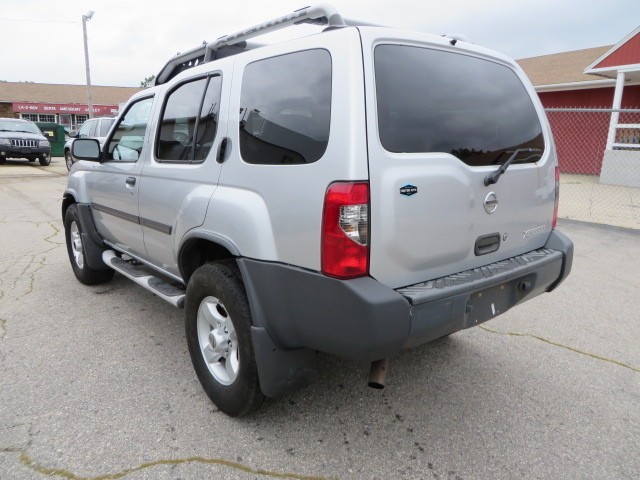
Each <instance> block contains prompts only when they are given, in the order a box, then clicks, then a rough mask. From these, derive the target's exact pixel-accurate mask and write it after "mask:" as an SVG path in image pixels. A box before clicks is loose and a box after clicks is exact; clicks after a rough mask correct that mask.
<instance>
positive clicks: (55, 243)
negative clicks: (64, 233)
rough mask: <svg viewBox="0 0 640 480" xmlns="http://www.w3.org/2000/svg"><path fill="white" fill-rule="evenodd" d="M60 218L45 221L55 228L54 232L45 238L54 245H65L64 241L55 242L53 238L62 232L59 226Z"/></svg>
mask: <svg viewBox="0 0 640 480" xmlns="http://www.w3.org/2000/svg"><path fill="white" fill-rule="evenodd" d="M58 223H59V222H58V220H50V221H48V222H45V225H48V226H49V227H51V228H52V229H53V233H52V234H51V235H49V236H48V237H47V238H45V239H44V241H45V242H47V243H52V244H54V245H56V246H57V245H64V242H54V241H53V240H52V239H53V238H55V237H56V236H57V235H58V234H59V233H60V227H58V225H57V224H58Z"/></svg>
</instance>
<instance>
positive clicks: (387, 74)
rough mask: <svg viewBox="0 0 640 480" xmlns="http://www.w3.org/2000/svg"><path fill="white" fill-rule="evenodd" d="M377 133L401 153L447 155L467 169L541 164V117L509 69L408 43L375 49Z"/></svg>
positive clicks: (518, 80)
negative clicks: (511, 159)
mask: <svg viewBox="0 0 640 480" xmlns="http://www.w3.org/2000/svg"><path fill="white" fill-rule="evenodd" d="M375 75H376V96H377V108H378V131H379V135H380V142H381V143H382V146H383V147H384V148H385V149H386V150H387V151H389V152H395V153H425V152H446V153H449V154H451V155H453V156H455V157H457V158H458V159H460V160H461V161H463V162H464V163H466V164H467V165H471V166H479V165H492V164H501V163H504V162H505V161H506V160H507V159H508V158H509V157H510V154H509V152H511V151H514V150H516V149H520V148H531V149H535V151H537V153H538V154H535V155H532V154H531V153H526V152H523V154H522V155H521V156H520V157H521V158H520V157H519V158H517V159H516V161H521V162H534V161H538V160H539V159H540V155H541V154H542V152H543V151H544V139H543V135H542V127H541V125H540V120H539V118H538V115H537V113H536V110H535V108H534V106H533V103H532V101H531V98H530V97H529V94H528V93H527V90H526V89H525V87H524V85H523V84H522V82H521V81H520V79H519V78H518V76H517V75H516V73H515V72H514V71H513V70H511V69H510V68H508V67H506V66H504V65H500V64H498V63H495V62H491V61H489V60H484V59H480V58H476V57H471V56H468V55H464V54H458V53H451V52H444V51H439V50H432V49H427V48H420V47H411V46H406V45H379V46H377V47H376V49H375Z"/></svg>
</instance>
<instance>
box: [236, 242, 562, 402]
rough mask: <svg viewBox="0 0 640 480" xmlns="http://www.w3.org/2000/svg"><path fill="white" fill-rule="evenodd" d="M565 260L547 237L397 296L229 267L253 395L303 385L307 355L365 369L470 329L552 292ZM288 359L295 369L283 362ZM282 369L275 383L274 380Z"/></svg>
mask: <svg viewBox="0 0 640 480" xmlns="http://www.w3.org/2000/svg"><path fill="white" fill-rule="evenodd" d="M572 259H573V243H572V242H571V240H569V239H568V238H567V237H565V236H564V235H562V234H561V233H559V232H557V231H555V230H554V231H553V232H552V233H551V235H550V237H549V240H548V242H547V244H546V245H545V247H544V248H542V249H539V250H536V251H534V252H529V253H527V254H525V255H520V256H518V257H514V258H511V259H506V260H504V261H501V262H496V263H495V264H491V265H486V266H485V267H482V268H480V269H474V270H472V271H469V272H461V273H458V274H456V275H452V276H449V277H443V278H442V279H435V280H432V281H429V282H424V283H421V284H417V285H412V286H409V287H404V288H401V289H398V290H393V289H390V288H388V287H386V286H384V285H382V284H381V283H379V282H378V281H376V280H375V279H373V278H370V277H364V278H358V279H353V280H346V281H344V280H336V279H333V278H329V277H325V276H324V275H321V274H319V273H317V272H312V271H308V270H303V269H300V268H295V267H291V266H288V265H282V264H275V263H266V262H259V261H256V260H250V259H239V260H238V264H239V266H240V269H241V272H242V276H243V280H244V283H245V286H246V289H247V295H248V297H249V302H250V305H251V312H252V315H253V323H254V332H253V339H254V347H255V350H256V355H257V357H258V364H259V365H261V367H260V369H261V370H263V371H262V372H260V380H261V383H262V384H263V390H264V389H265V386H266V385H268V384H271V383H273V381H276V382H278V381H280V380H283V381H284V383H282V384H281V385H280V387H278V388H276V389H275V393H274V392H267V391H265V393H266V394H267V395H270V394H272V395H273V394H277V393H281V391H287V390H290V389H293V385H294V384H295V387H296V388H298V387H299V386H300V385H301V383H307V382H305V381H301V380H300V379H299V378H294V377H295V375H296V372H298V373H300V374H301V372H306V373H305V375H308V374H309V372H310V371H311V370H312V368H311V366H310V363H309V362H311V361H312V356H311V355H310V354H309V353H308V352H313V351H314V350H318V351H321V352H326V353H329V354H333V355H337V356H340V357H345V358H351V359H356V360H366V361H373V360H377V359H380V358H385V357H387V356H390V355H392V354H394V353H396V352H398V351H399V350H400V349H402V348H404V347H412V346H416V345H420V344H422V343H425V342H429V341H431V340H434V339H436V338H439V337H441V336H443V335H447V334H449V333H453V332H456V331H458V330H461V329H464V328H469V327H472V326H475V325H478V324H480V323H482V322H484V321H486V320H489V319H491V318H494V317H496V316H497V315H499V314H502V313H504V312H506V311H507V310H508V309H509V308H511V307H512V306H514V305H517V304H519V303H522V302H524V301H526V300H529V299H531V298H533V297H535V296H536V295H539V294H540V293H543V292H547V291H551V290H553V289H554V288H556V287H557V286H558V285H559V284H560V282H562V281H563V280H564V279H565V278H566V277H567V275H568V274H569V272H570V270H571V263H572ZM305 352H307V353H305ZM288 354H290V356H291V359H292V360H295V361H293V362H292V363H288V361H287V357H288V356H289V355H288ZM294 357H295V359H294ZM287 371H288V372H290V373H291V375H290V378H289V380H286V381H285V380H284V379H283V377H282V374H281V373H278V372H287ZM267 376H270V377H272V378H271V379H269V378H266V377H267ZM285 376H286V375H285ZM263 377H264V378H263ZM287 382H289V383H287ZM296 382H298V383H296ZM288 386H291V388H289V387H288ZM266 388H267V390H268V389H269V387H268V386H266Z"/></svg>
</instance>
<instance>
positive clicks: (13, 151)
mask: <svg viewBox="0 0 640 480" xmlns="http://www.w3.org/2000/svg"><path fill="white" fill-rule="evenodd" d="M50 153H51V144H50V143H49V140H47V138H46V137H45V136H44V135H43V134H42V132H41V131H40V129H39V128H38V126H37V125H36V124H35V123H33V122H30V121H28V120H22V119H19V118H0V165H2V164H4V163H5V162H6V161H7V158H26V159H27V160H29V161H30V162H35V161H36V160H38V161H39V162H40V165H42V166H47V165H49V164H50V163H51V156H50Z"/></svg>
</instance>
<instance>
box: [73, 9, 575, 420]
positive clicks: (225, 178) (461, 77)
mask: <svg viewBox="0 0 640 480" xmlns="http://www.w3.org/2000/svg"><path fill="white" fill-rule="evenodd" d="M303 22H308V23H324V25H325V26H327V27H328V28H326V29H325V30H324V31H323V32H322V33H319V34H317V35H311V36H306V37H303V38H297V39H293V40H290V41H287V42H283V43H279V44H276V45H269V46H256V47H255V48H252V46H251V44H250V43H245V42H244V40H246V39H247V38H251V37H253V36H256V35H259V34H261V33H265V32H268V31H271V30H273V29H274V28H276V26H277V27H280V28H283V27H286V26H290V25H294V24H297V23H303ZM350 25H351V26H347V25H346V23H345V22H344V21H343V19H342V17H341V16H340V15H339V14H338V12H336V11H335V10H334V9H333V8H332V7H330V6H326V5H323V6H313V7H307V8H304V9H301V10H298V11H296V12H294V13H292V14H290V15H287V16H286V17H281V18H278V19H274V20H271V21H267V22H265V23H264V24H261V25H259V26H257V27H254V28H250V29H247V30H244V31H242V32H239V33H237V34H233V35H228V36H226V37H221V38H219V39H218V40H217V41H215V42H212V43H210V44H206V45H202V46H201V47H197V48H195V49H193V50H191V51H188V52H186V53H184V54H179V55H178V56H176V57H174V58H172V59H171V60H169V62H168V63H167V64H166V65H165V67H164V68H163V69H162V70H161V71H160V73H159V74H158V76H157V77H156V85H155V86H153V87H152V88H149V89H146V90H143V91H141V92H139V93H137V94H135V95H134V96H133V97H132V98H131V99H130V100H129V102H128V103H127V105H126V107H125V108H124V110H123V112H122V114H121V115H120V116H119V118H118V120H117V122H116V124H115V125H114V127H113V128H112V129H111V131H110V133H109V135H108V136H107V138H106V140H105V142H104V144H101V143H100V142H99V141H97V140H95V139H86V138H82V139H77V140H76V141H75V142H74V143H73V147H72V150H73V155H74V156H75V157H76V158H79V159H82V160H86V161H83V162H80V163H79V164H78V165H76V167H74V168H73V170H72V171H71V174H70V175H69V178H68V185H67V188H66V190H65V193H64V197H63V202H62V217H63V220H64V227H65V236H66V243H67V251H68V254H69V259H70V263H71V268H72V269H73V272H74V274H75V276H76V277H77V279H78V280H79V281H80V282H82V283H84V284H87V285H91V284H97V283H101V282H106V281H108V280H110V279H111V277H112V276H113V274H114V271H117V272H119V273H121V274H122V275H124V276H126V277H127V278H129V279H131V280H132V281H134V282H136V283H138V284H139V285H141V286H142V287H144V288H146V289H148V290H150V291H152V292H153V293H154V294H156V295H157V296H159V297H160V298H162V299H164V300H166V301H167V302H169V303H171V304H172V305H174V306H176V307H178V308H184V311H185V328H186V338H187V344H188V347H189V352H190V355H191V359H192V362H193V365H194V368H195V371H196V374H197V376H198V378H199V380H200V382H201V384H202V386H203V388H204V390H205V391H206V393H207V394H208V395H209V397H210V398H211V399H212V401H213V402H214V403H215V404H216V405H217V406H218V407H219V408H220V409H221V410H222V411H223V412H225V413H227V414H229V415H243V414H246V413H248V412H250V411H252V410H254V409H256V408H258V406H259V405H260V403H261V401H262V399H263V397H264V396H270V397H272V396H277V395H281V394H283V393H286V392H290V391H293V390H296V389H298V388H301V387H303V386H305V385H307V384H308V383H310V382H311V381H313V379H314V376H315V372H316V369H317V368H318V366H317V365H316V358H317V356H316V352H317V351H320V352H325V353H328V354H331V355H337V356H341V357H345V358H350V359H355V360H360V361H363V360H365V361H369V362H372V363H371V371H370V379H369V383H370V385H371V386H374V387H378V388H381V387H383V386H384V382H385V378H384V376H385V373H386V371H387V361H386V359H387V358H388V357H390V356H392V355H394V354H395V353H396V352H398V351H400V350H401V349H404V348H410V347H414V346H417V345H420V344H423V343H425V342H429V341H432V340H434V339H436V338H439V337H442V336H445V335H449V334H451V333H453V332H456V331H458V330H461V329H464V328H469V327H473V326H475V325H479V324H481V323H482V322H485V321H487V320H490V319H493V318H495V317H497V316H498V315H500V314H502V313H504V312H506V311H507V310H509V309H510V308H512V307H514V306H516V305H518V304H520V303H522V302H525V301H527V300H530V299H531V298H533V297H535V296H537V295H539V294H542V293H544V292H551V291H552V290H554V289H555V288H557V286H558V285H559V284H560V283H561V282H562V281H563V280H564V279H565V278H566V277H567V275H568V274H569V272H570V270H571V264H572V259H573V244H572V242H571V240H570V239H568V238H567V237H566V236H564V235H563V234H562V233H560V232H559V231H558V230H557V229H556V220H557V207H558V180H559V176H558V161H557V158H556V152H555V149H554V146H553V140H552V136H551V131H550V128H549V124H548V122H547V119H546V117H545V114H544V110H543V108H542V106H541V104H540V102H539V100H538V97H537V95H536V93H535V91H534V89H533V88H532V86H531V84H530V82H529V81H528V80H527V78H526V76H525V74H524V73H523V72H522V70H521V69H520V68H519V67H518V65H517V64H516V63H515V62H514V61H513V60H511V59H509V58H507V57H505V56H503V55H501V54H498V53H496V52H493V51H490V50H487V49H485V48H482V47H480V46H477V45H474V44H471V43H467V42H464V41H461V40H459V39H456V38H451V37H446V36H445V37H442V36H435V35H427V34H424V33H417V32H407V31H401V30H396V29H391V28H380V27H371V26H353V23H350ZM196 60H197V61H196ZM523 374H526V372H523Z"/></svg>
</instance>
